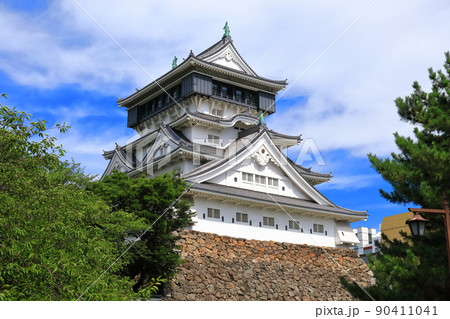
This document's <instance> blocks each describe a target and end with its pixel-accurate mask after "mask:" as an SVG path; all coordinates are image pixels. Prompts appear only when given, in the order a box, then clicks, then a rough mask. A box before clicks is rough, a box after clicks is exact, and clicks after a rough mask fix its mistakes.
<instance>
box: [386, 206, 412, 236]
mask: <svg viewBox="0 0 450 319" xmlns="http://www.w3.org/2000/svg"><path fill="white" fill-rule="evenodd" d="M413 215H414V213H413V212H406V213H401V214H396V215H391V216H386V217H384V218H383V220H382V222H381V233H383V234H384V235H386V236H387V238H388V239H389V240H394V239H398V240H403V237H402V236H401V235H400V232H405V233H406V234H407V235H411V231H410V229H409V227H408V225H407V224H406V221H407V220H408V219H410V218H412V217H413Z"/></svg>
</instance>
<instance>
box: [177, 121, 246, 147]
mask: <svg viewBox="0 0 450 319" xmlns="http://www.w3.org/2000/svg"><path fill="white" fill-rule="evenodd" d="M182 132H183V134H184V135H185V136H186V137H187V138H188V139H189V140H191V141H192V142H193V143H194V144H204V145H210V146H214V147H217V148H221V149H222V148H225V147H227V146H228V145H229V144H230V143H232V142H234V141H235V140H236V139H237V137H238V133H239V131H238V130H236V129H234V128H233V127H229V128H226V129H224V130H218V129H213V128H209V127H205V126H200V125H195V126H192V127H185V128H183V130H182ZM208 134H211V135H216V136H219V138H220V140H219V144H214V143H209V142H208Z"/></svg>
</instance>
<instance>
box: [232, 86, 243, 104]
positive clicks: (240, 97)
mask: <svg viewBox="0 0 450 319" xmlns="http://www.w3.org/2000/svg"><path fill="white" fill-rule="evenodd" d="M234 99H235V100H236V101H238V102H245V99H244V91H242V89H238V88H237V89H236V90H235V91H234Z"/></svg>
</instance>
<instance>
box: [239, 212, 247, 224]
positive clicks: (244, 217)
mask: <svg viewBox="0 0 450 319" xmlns="http://www.w3.org/2000/svg"><path fill="white" fill-rule="evenodd" d="M236 221H237V222H241V223H248V214H244V213H236Z"/></svg>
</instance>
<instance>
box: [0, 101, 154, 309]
mask: <svg viewBox="0 0 450 319" xmlns="http://www.w3.org/2000/svg"><path fill="white" fill-rule="evenodd" d="M55 129H56V130H57V131H59V132H65V131H66V130H67V129H68V127H67V126H65V125H59V124H57V125H56V127H55ZM47 132H48V129H47V124H46V122H45V121H43V120H36V121H32V120H31V116H30V115H29V114H26V113H24V112H19V111H17V110H16V109H11V108H9V107H7V106H4V105H1V104H0V300H76V299H78V298H79V297H80V296H82V299H83V300H130V299H133V298H137V297H138V295H137V294H135V293H134V292H133V291H132V286H133V284H134V282H133V280H131V279H129V278H128V277H124V276H122V275H120V271H121V270H122V269H123V268H124V266H125V265H127V264H128V263H129V262H130V256H127V255H125V256H123V258H120V259H118V257H119V256H120V254H121V253H122V252H123V251H124V249H125V246H124V239H125V237H126V236H127V234H133V233H136V232H138V231H139V230H142V229H143V228H145V227H146V224H145V223H144V220H143V219H141V218H139V217H136V216H135V215H133V214H132V213H129V212H126V211H123V210H112V209H110V207H109V206H108V205H107V204H106V203H105V202H104V201H103V200H102V199H101V198H99V197H97V196H93V195H92V194H90V193H88V192H87V191H86V190H85V188H84V186H85V185H86V184H87V183H88V182H89V180H90V179H91V177H90V176H87V175H85V174H83V173H82V170H80V167H79V165H76V164H73V163H70V162H67V161H63V160H62V159H61V156H63V155H64V150H63V148H62V147H61V146H58V145H56V144H55V141H56V139H55V138H54V137H52V136H49V135H48V134H47ZM111 265H112V267H111V268H110V269H109V270H108V271H107V272H105V270H107V269H108V267H109V266H111ZM102 274H103V275H102Z"/></svg>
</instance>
